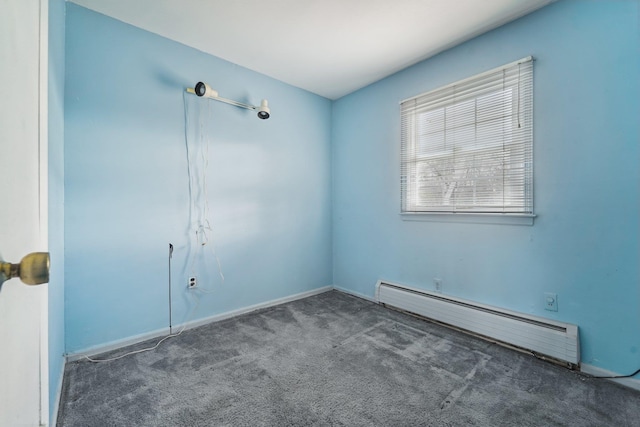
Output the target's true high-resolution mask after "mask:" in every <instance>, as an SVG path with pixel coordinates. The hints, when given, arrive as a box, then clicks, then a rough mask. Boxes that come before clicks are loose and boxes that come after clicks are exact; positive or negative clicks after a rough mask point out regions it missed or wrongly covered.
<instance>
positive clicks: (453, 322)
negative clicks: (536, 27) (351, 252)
mask: <svg viewBox="0 0 640 427" xmlns="http://www.w3.org/2000/svg"><path fill="white" fill-rule="evenodd" d="M376 295H377V300H378V302H379V303H380V304H384V305H385V306H389V307H391V308H396V309H400V310H402V311H406V312H409V313H412V314H416V315H419V316H421V317H424V318H427V319H431V320H435V321H437V322H440V323H443V324H446V325H450V326H453V327H456V328H459V329H462V330H464V331H468V332H471V333H473V334H477V335H481V336H482V337H485V338H489V339H491V340H493V341H496V342H499V343H503V344H508V345H510V346H514V347H517V348H520V349H525V350H529V351H531V352H534V353H535V354H536V355H540V356H546V357H547V358H550V359H553V360H555V361H560V362H565V363H567V364H568V366H569V367H571V368H576V367H578V365H579V363H580V345H579V341H578V327H577V326H576V325H571V324H569V323H562V322H557V321H554V320H549V319H545V318H542V317H536V316H530V315H528V314H522V313H517V312H513V311H508V310H503V309H501V308H497V307H492V306H488V305H484V304H478V303H475V302H472V301H466V300H463V299H459V298H454V297H450V296H444V295H442V294H439V293H435V292H429V291H424V290H421V289H415V288H411V287H408V286H404V285H399V284H396V283H391V282H387V281H383V280H380V281H378V283H377V284H376Z"/></svg>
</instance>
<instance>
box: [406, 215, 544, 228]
mask: <svg viewBox="0 0 640 427" xmlns="http://www.w3.org/2000/svg"><path fill="white" fill-rule="evenodd" d="M400 216H401V218H402V220H403V221H432V222H453V223H456V222H458V223H471V224H505V225H533V219H534V218H535V217H536V215H528V214H526V215H525V214H499V213H451V212H442V213H440V212H403V213H401V214H400Z"/></svg>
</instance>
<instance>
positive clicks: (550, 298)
mask: <svg viewBox="0 0 640 427" xmlns="http://www.w3.org/2000/svg"><path fill="white" fill-rule="evenodd" d="M544 309H545V310H549V311H558V294H554V293H551V292H545V293H544Z"/></svg>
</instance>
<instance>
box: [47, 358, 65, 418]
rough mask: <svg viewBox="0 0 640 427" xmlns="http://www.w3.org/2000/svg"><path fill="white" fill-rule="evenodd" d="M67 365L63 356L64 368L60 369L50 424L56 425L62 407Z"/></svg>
mask: <svg viewBox="0 0 640 427" xmlns="http://www.w3.org/2000/svg"><path fill="white" fill-rule="evenodd" d="M65 365H66V361H65V359H64V358H62V368H61V371H60V375H59V376H58V385H57V386H56V397H55V398H54V402H53V411H51V419H50V420H49V425H50V426H52V427H55V425H56V424H57V421H58V410H59V409H60V398H61V397H62V384H63V383H64V367H65Z"/></svg>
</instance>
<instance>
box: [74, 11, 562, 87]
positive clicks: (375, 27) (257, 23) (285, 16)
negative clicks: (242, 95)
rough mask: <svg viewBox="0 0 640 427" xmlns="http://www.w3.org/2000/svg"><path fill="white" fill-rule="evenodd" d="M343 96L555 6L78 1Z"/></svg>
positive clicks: (256, 68)
mask: <svg viewBox="0 0 640 427" xmlns="http://www.w3.org/2000/svg"><path fill="white" fill-rule="evenodd" d="M72 1H73V2H74V3H77V4H79V5H81V6H85V7H87V8H89V9H92V10H95V11H97V12H100V13H103V14H105V15H108V16H111V17H113V18H116V19H118V20H120V21H123V22H126V23H128V24H132V25H135V26H136V27H140V28H143V29H145V30H147V31H151V32H153V33H156V34H159V35H161V36H164V37H167V38H169V39H172V40H175V41H178V42H180V43H183V44H185V45H188V46H191V47H194V48H196V49H199V50H201V51H203V52H207V53H210V54H212V55H215V56H217V57H220V58H223V59H226V60H227V61H230V62H233V63H236V64H238V65H241V66H244V67H246V68H249V69H251V70H254V71H258V72H260V73H263V74H266V75H268V76H270V77H273V78H275V79H278V80H281V81H283V82H286V83H289V84H291V85H294V86H297V87H300V88H303V89H306V90H309V91H311V92H314V93H316V94H318V95H322V96H324V97H327V98H329V99H337V98H339V97H341V96H344V95H346V94H348V93H350V92H353V91H354V90H357V89H359V88H361V87H364V86H366V85H368V84H370V83H373V82H375V81H377V80H380V79H381V78H384V77H386V76H388V75H390V74H393V73H394V72H396V71H399V70H401V69H403V68H405V67H407V66H409V65H412V64H415V63H417V62H419V61H421V60H423V59H426V58H428V57H430V56H433V55H435V54H437V53H438V52H441V51H443V50H445V49H448V48H450V47H452V46H454V45H456V44H459V43H461V42H463V41H465V40H468V39H470V38H473V37H475V36H477V35H479V34H481V33H484V32H486V31H489V30H491V29H493V28H496V27H498V26H500V25H502V24H505V23H507V22H509V21H512V20H514V19H517V18H519V17H521V16H523V15H526V14H527V13H530V12H532V11H534V10H536V9H539V8H540V7H543V6H545V5H547V4H549V3H551V2H552V1H555V0H107V1H106V0H72Z"/></svg>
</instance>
